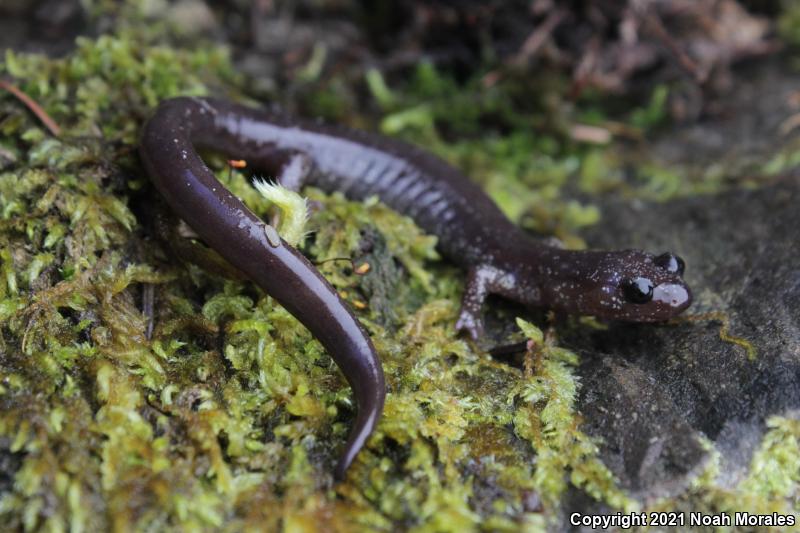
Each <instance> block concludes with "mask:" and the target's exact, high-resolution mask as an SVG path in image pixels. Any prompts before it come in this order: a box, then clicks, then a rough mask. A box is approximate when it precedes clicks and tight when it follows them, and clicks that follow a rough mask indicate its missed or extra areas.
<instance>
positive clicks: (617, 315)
mask: <svg viewBox="0 0 800 533" xmlns="http://www.w3.org/2000/svg"><path fill="white" fill-rule="evenodd" d="M577 253H581V252H577ZM582 254H583V255H581V256H580V259H577V258H576V259H575V264H577V265H578V270H576V271H573V273H572V275H570V276H569V278H571V279H564V280H562V281H560V282H558V281H557V282H556V283H555V284H554V285H553V286H551V287H549V288H545V291H546V292H547V293H548V294H546V295H545V298H546V300H548V301H549V302H550V304H551V306H552V307H554V308H559V307H561V308H563V309H564V310H567V311H569V312H573V313H579V314H583V315H593V316H596V317H598V318H602V319H609V320H624V321H630V322H660V321H664V320H669V319H670V318H673V317H675V316H677V315H679V314H680V313H682V312H683V311H684V310H686V308H687V307H689V305H690V304H691V303H692V293H691V291H690V290H689V287H688V286H687V285H686V283H685V282H684V281H683V270H684V262H683V260H682V259H681V258H680V257H678V256H677V255H674V254H671V253H669V252H667V253H663V254H661V255H657V256H654V255H652V254H648V253H646V252H642V251H639V250H624V251H619V252H582Z"/></svg>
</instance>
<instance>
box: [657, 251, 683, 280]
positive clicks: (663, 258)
mask: <svg viewBox="0 0 800 533" xmlns="http://www.w3.org/2000/svg"><path fill="white" fill-rule="evenodd" d="M653 263H655V264H656V266H659V267H661V268H663V269H664V270H666V271H667V272H670V273H672V274H677V275H679V276H683V271H684V270H685V269H686V263H684V262H683V259H681V258H680V257H678V256H677V255H675V254H673V253H670V252H664V253H663V254H661V255H659V256H658V257H656V258H655V259H653Z"/></svg>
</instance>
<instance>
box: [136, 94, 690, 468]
mask: <svg viewBox="0 0 800 533" xmlns="http://www.w3.org/2000/svg"><path fill="white" fill-rule="evenodd" d="M195 147H197V148H203V149H210V150H214V151H218V152H222V153H224V154H226V155H227V156H229V157H232V158H237V159H245V160H246V161H247V162H248V165H249V166H251V167H253V168H257V169H260V170H263V171H267V172H271V173H273V174H275V175H277V176H278V177H279V181H280V182H281V183H282V185H284V186H286V187H289V188H291V189H294V190H298V189H299V188H300V187H301V186H302V185H304V184H312V185H315V186H317V187H320V188H322V189H324V190H326V191H330V192H332V191H341V192H343V193H344V194H345V195H347V196H348V197H350V198H353V199H363V198H366V197H368V196H371V195H377V196H378V197H379V198H380V199H381V200H382V201H383V202H384V203H386V204H387V205H389V206H391V207H392V208H394V209H396V210H397V211H399V212H401V213H404V214H406V215H408V216H410V217H412V218H413V219H414V220H415V221H416V223H417V224H418V225H419V226H420V227H421V228H423V229H424V230H426V231H427V232H428V233H431V234H434V235H436V236H437V237H438V238H439V247H440V249H441V250H442V252H444V254H445V255H447V256H448V257H450V258H451V259H452V260H453V261H455V262H456V263H458V264H460V265H462V266H464V267H465V268H467V269H468V279H467V287H466V290H465V293H464V299H463V302H462V307H461V312H460V315H459V318H458V321H457V323H456V328H457V329H458V330H464V331H467V332H468V333H469V334H470V335H471V336H472V337H473V338H478V337H480V335H481V334H482V319H481V307H482V305H483V302H484V300H485V299H486V297H487V296H488V295H489V294H498V295H501V296H504V297H506V298H509V299H512V300H515V301H517V302H520V303H523V304H526V305H530V306H537V307H546V308H550V309H554V310H556V311H559V312H565V313H571V314H583V315H594V316H597V317H599V318H605V319H619V320H627V321H637V322H655V321H663V320H667V319H669V318H671V317H673V316H675V315H677V314H679V313H681V312H682V311H683V310H685V309H686V308H687V307H688V306H689V304H690V303H691V293H690V291H689V288H688V287H687V286H686V284H685V283H684V281H683V279H682V276H683V269H684V264H683V261H682V260H681V259H680V258H679V257H677V256H675V255H673V254H670V253H664V254H661V255H659V256H653V255H651V254H648V253H645V252H642V251H639V250H625V251H619V252H602V251H575V250H563V249H560V248H556V247H552V246H547V245H544V244H542V243H541V242H540V241H537V240H536V239H534V238H532V237H530V236H529V235H527V234H526V233H524V232H523V231H522V230H520V229H519V228H518V227H517V226H515V225H514V224H513V223H511V222H510V221H509V220H508V219H507V218H506V217H505V216H504V215H503V214H502V213H501V212H500V210H499V209H498V208H497V206H496V205H495V204H494V203H493V202H492V201H491V200H490V199H489V198H488V197H487V196H486V195H485V194H484V193H483V191H482V190H481V189H480V188H479V187H478V186H477V185H475V184H474V183H472V182H471V181H470V180H469V179H468V178H466V177H465V176H464V175H463V174H462V173H461V172H459V171H458V170H457V169H455V168H453V167H451V166H450V165H448V164H447V163H445V162H444V161H442V160H441V159H439V158H437V157H435V156H433V155H431V154H430V153H428V152H425V151H423V150H421V149H419V148H416V147H414V146H412V145H409V144H406V143H403V142H400V141H396V140H391V139H387V138H385V137H380V136H377V135H374V134H368V133H365V132H360V131H354V130H348V129H345V128H341V127H335V126H329V125H324V124H319V123H312V122H303V121H299V120H296V119H293V118H288V117H286V116H282V115H278V114H275V113H271V112H269V111H266V110H260V109H253V108H249V107H244V106H240V105H236V104H232V103H229V102H225V101H221V100H215V99H210V98H175V99H172V100H168V101H166V102H163V103H162V104H161V105H160V106H159V108H158V110H157V111H156V113H155V115H154V116H153V118H152V119H151V120H150V121H149V122H148V123H147V125H146V126H145V130H144V134H143V136H142V144H141V155H142V159H143V161H144V164H145V167H146V169H147V171H148V173H149V174H150V176H151V177H152V178H153V180H154V182H155V184H156V187H157V188H158V189H159V191H161V193H162V194H163V195H164V197H165V198H166V199H167V202H168V203H169V204H170V206H171V207H172V208H173V209H174V210H175V211H176V212H177V213H178V214H179V215H180V216H181V217H182V218H183V219H184V220H185V221H186V222H187V223H188V224H189V226H191V227H192V228H193V229H194V230H195V231H196V232H197V234H198V235H199V236H200V237H201V238H202V239H203V240H204V241H205V242H206V243H207V244H208V245H209V246H211V247H212V248H213V249H215V250H216V251H217V252H219V253H220V254H221V255H222V256H223V257H225V258H226V259H227V260H228V261H230V262H231V264H233V265H234V266H235V267H236V268H238V269H239V270H241V271H242V272H244V273H245V274H247V275H248V276H250V277H251V278H252V279H253V280H254V281H255V282H256V283H258V285H260V286H261V287H262V288H263V289H264V290H265V291H266V292H267V293H268V294H270V295H271V296H273V297H274V298H275V299H276V300H277V301H278V302H280V303H281V304H282V305H283V306H284V307H286V309H288V310H289V312H291V313H292V314H293V315H294V316H296V317H297V318H298V319H299V320H300V322H302V323H303V324H304V325H305V326H306V327H308V329H309V330H311V332H312V333H313V334H314V335H315V336H316V337H317V338H318V339H319V340H320V341H321V342H322V344H323V345H324V346H325V348H326V349H327V350H328V351H329V352H330V354H331V356H332V357H333V358H334V360H335V361H336V363H337V364H338V365H339V366H340V367H341V368H342V371H343V373H344V375H345V377H346V378H347V379H348V381H349V383H350V385H351V386H352V387H353V390H354V393H355V397H356V403H357V406H358V418H357V420H356V423H355V426H354V428H353V430H352V433H351V436H350V440H349V441H348V444H347V448H346V451H345V453H344V456H343V457H342V458H341V460H340V462H339V465H338V467H337V474H338V475H339V476H341V475H342V474H343V473H344V470H345V469H346V468H347V466H348V465H349V464H350V462H351V461H352V459H353V457H354V456H355V454H356V453H357V452H358V450H359V449H360V448H361V446H362V445H363V443H364V441H365V440H366V438H367V436H368V435H369V433H370V432H371V431H372V429H373V427H374V425H375V423H376V421H377V418H378V416H379V415H380V412H381V409H382V407H383V400H384V394H385V392H384V381H383V373H382V371H381V366H380V363H379V362H378V359H377V357H376V355H375V350H374V348H373V347H372V344H371V343H370V340H369V338H368V337H367V336H366V334H365V333H364V331H363V330H362V329H361V327H360V326H359V324H358V321H357V320H356V319H355V318H354V317H353V315H352V313H351V312H350V311H349V310H348V308H347V307H346V306H345V305H344V304H343V303H342V302H341V300H340V299H339V297H338V296H337V295H336V292H335V291H334V290H333V288H331V286H330V285H329V284H328V283H327V282H326V281H325V280H324V279H323V278H322V277H321V276H320V274H319V273H318V272H317V270H316V269H315V268H314V267H313V266H312V265H311V264H310V263H309V262H308V261H307V260H306V259H305V258H304V257H303V256H302V255H300V254H299V253H298V252H297V251H296V250H295V249H294V248H292V247H291V246H289V245H287V244H286V243H285V242H283V241H281V240H280V239H279V238H278V237H277V235H276V234H275V231H274V229H273V228H271V227H270V226H268V225H267V224H265V223H264V222H263V221H261V220H260V219H258V218H257V217H256V216H255V215H253V214H252V213H251V212H250V211H249V210H248V209H247V208H246V207H245V206H244V205H243V204H242V203H241V202H240V201H239V200H238V199H237V198H236V197H234V196H232V195H231V194H230V193H229V192H228V191H227V190H226V189H225V188H224V187H223V186H222V185H221V184H220V183H219V182H218V181H217V180H216V179H215V178H214V176H213V174H212V173H211V171H210V170H209V169H208V168H207V167H206V165H205V164H204V163H203V161H202V160H201V159H200V157H199V156H198V155H197V152H196V150H195Z"/></svg>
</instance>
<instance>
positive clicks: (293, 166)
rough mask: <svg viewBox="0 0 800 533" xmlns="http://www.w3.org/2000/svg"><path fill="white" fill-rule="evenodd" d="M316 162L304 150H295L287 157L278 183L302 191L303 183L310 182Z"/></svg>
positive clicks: (292, 189)
mask: <svg viewBox="0 0 800 533" xmlns="http://www.w3.org/2000/svg"><path fill="white" fill-rule="evenodd" d="M313 168H314V162H313V161H312V160H311V158H310V157H309V156H307V155H306V154H304V153H302V152H294V153H292V154H291V155H290V156H289V157H288V158H287V159H286V162H285V163H284V164H283V166H282V167H281V169H280V171H279V173H278V183H280V184H281V185H282V186H283V187H286V188H287V189H289V190H291V191H294V192H300V189H302V188H303V185H306V184H307V183H308V179H309V177H310V176H311V172H312V170H313Z"/></svg>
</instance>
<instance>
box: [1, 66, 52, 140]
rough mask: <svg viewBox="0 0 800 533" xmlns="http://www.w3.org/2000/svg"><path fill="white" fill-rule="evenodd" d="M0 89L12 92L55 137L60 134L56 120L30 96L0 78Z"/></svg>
mask: <svg viewBox="0 0 800 533" xmlns="http://www.w3.org/2000/svg"><path fill="white" fill-rule="evenodd" d="M0 89H5V90H6V91H8V92H10V93H11V94H13V95H14V96H15V97H16V98H17V99H18V100H19V101H20V102H22V103H23V104H25V106H26V107H27V108H28V109H30V110H31V112H33V114H34V115H36V116H37V117H38V119H39V120H41V121H42V123H43V124H44V125H45V126H46V127H47V129H48V130H50V133H52V134H53V135H54V136H55V137H58V136H60V135H61V128H60V127H59V126H58V124H56V121H55V120H53V119H52V118H50V115H48V114H47V112H46V111H45V110H44V109H42V106H40V105H39V104H37V103H36V102H35V101H34V100H33V99H32V98H31V97H30V96H28V95H27V94H25V93H24V92H22V91H21V90H20V89H19V88H18V87H16V86H15V85H12V84H11V83H9V82H8V81H6V80H2V79H0Z"/></svg>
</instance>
